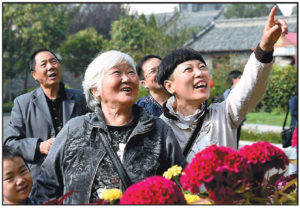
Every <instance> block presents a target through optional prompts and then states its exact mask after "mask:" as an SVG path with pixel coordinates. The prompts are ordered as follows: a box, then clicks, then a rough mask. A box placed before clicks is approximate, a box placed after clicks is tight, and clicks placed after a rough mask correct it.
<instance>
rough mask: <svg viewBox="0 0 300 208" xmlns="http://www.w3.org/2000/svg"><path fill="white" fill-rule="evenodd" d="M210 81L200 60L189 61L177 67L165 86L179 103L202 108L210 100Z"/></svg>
mask: <svg viewBox="0 0 300 208" xmlns="http://www.w3.org/2000/svg"><path fill="white" fill-rule="evenodd" d="M210 79H211V76H210V73H209V71H208V70H207V68H206V65H205V64H203V63H202V62H201V61H199V60H189V61H185V62H183V63H181V64H179V65H177V67H176V68H175V70H174V72H173V74H172V75H171V77H170V79H169V80H166V81H165V82H164V86H165V88H166V89H167V90H168V91H169V92H170V93H171V94H173V95H175V97H176V100H177V102H178V103H181V104H184V105H197V106H200V104H201V103H203V102H204V101H206V100H207V99H208V98H209V93H210V87H209V86H210Z"/></svg>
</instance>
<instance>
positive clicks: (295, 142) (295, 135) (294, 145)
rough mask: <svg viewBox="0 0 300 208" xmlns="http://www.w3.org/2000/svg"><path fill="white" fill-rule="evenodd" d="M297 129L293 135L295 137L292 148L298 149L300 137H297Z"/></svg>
mask: <svg viewBox="0 0 300 208" xmlns="http://www.w3.org/2000/svg"><path fill="white" fill-rule="evenodd" d="M297 131H298V130H297V127H296V128H295V131H294V133H293V136H292V147H295V148H297V144H298V136H297Z"/></svg>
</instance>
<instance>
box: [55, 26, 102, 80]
mask: <svg viewBox="0 0 300 208" xmlns="http://www.w3.org/2000/svg"><path fill="white" fill-rule="evenodd" d="M105 44H106V41H105V40H104V39H103V38H102V35H98V33H97V31H96V30H95V29H94V28H86V29H84V30H81V31H79V32H78V33H76V34H74V35H70V36H69V37H68V38H67V40H66V41H65V42H64V43H63V44H62V45H61V47H60V49H59V51H60V52H61V55H62V57H63V61H62V64H63V66H65V67H66V68H67V70H69V71H71V72H74V73H78V74H84V72H85V69H86V67H87V66H88V64H89V63H90V62H91V61H92V59H93V58H94V57H95V56H96V54H97V53H99V52H101V50H102V49H103V47H105Z"/></svg>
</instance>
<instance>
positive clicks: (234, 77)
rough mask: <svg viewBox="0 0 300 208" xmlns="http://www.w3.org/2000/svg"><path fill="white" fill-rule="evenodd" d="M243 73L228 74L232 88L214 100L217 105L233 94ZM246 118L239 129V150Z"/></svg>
mask: <svg viewBox="0 0 300 208" xmlns="http://www.w3.org/2000/svg"><path fill="white" fill-rule="evenodd" d="M242 74H243V73H242V72H241V71H239V70H233V71H231V72H230V73H229V74H228V81H229V82H230V83H231V87H230V88H228V89H227V90H225V92H224V93H223V94H222V95H221V96H220V97H218V98H217V99H215V100H214V102H216V103H220V102H223V101H224V100H225V99H226V98H227V97H228V95H229V93H230V92H231V90H232V89H233V88H234V87H235V86H236V85H237V83H238V82H239V81H240V79H241V76H242ZM245 120H246V118H245V119H244V120H243V121H242V123H241V124H240V125H239V127H238V128H237V148H238V147H239V141H240V136H241V130H242V125H243V123H244V122H245Z"/></svg>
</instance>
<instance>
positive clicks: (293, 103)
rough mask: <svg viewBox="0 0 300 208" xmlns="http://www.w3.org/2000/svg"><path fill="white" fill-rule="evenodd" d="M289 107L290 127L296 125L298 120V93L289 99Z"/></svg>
mask: <svg viewBox="0 0 300 208" xmlns="http://www.w3.org/2000/svg"><path fill="white" fill-rule="evenodd" d="M289 108H290V112H291V124H290V127H292V126H296V125H297V122H298V94H296V95H294V96H293V97H292V98H291V99H290V100H289Z"/></svg>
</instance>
